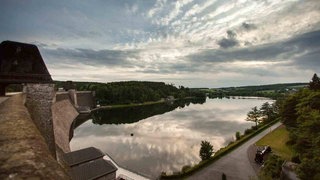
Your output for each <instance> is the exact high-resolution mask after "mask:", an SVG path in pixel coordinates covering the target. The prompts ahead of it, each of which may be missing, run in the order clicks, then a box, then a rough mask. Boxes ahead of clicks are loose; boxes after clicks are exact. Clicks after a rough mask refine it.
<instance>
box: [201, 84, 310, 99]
mask: <svg viewBox="0 0 320 180" xmlns="http://www.w3.org/2000/svg"><path fill="white" fill-rule="evenodd" d="M307 85H308V83H285V84H269V85H259V86H241V87H224V88H214V89H203V91H204V92H207V93H208V94H209V97H211V98H216V97H225V96H259V97H270V98H274V99H276V98H278V97H282V96H283V95H284V94H286V93H288V92H296V91H298V90H299V89H301V88H303V87H305V86H307Z"/></svg>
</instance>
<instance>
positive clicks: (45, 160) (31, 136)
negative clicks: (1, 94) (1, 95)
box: [0, 94, 70, 179]
mask: <svg viewBox="0 0 320 180" xmlns="http://www.w3.org/2000/svg"><path fill="white" fill-rule="evenodd" d="M23 99H24V98H23V95H22V94H19V95H15V96H13V97H11V98H9V99H8V100H6V101H5V102H3V103H1V104H0V142H1V143H0V179H70V177H69V176H68V175H67V173H66V172H65V170H64V169H63V168H62V167H61V166H60V165H59V164H58V162H57V161H56V160H55V159H54V158H53V156H52V155H51V153H50V151H49V149H48V147H47V144H46V142H45V139H44V138H43V137H42V135H41V133H40V132H39V130H38V128H37V127H36V126H35V124H34V123H33V121H32V119H31V116H30V114H29V112H28V110H27V108H26V107H25V106H24V105H23Z"/></svg>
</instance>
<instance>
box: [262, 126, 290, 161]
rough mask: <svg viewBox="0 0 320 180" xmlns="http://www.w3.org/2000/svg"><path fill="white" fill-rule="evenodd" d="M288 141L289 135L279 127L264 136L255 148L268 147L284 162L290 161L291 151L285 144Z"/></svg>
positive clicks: (283, 128)
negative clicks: (284, 160)
mask: <svg viewBox="0 0 320 180" xmlns="http://www.w3.org/2000/svg"><path fill="white" fill-rule="evenodd" d="M288 140H289V133H288V131H287V130H286V128H285V126H283V125H282V126H280V127H279V128H277V129H275V130H274V131H272V132H271V133H269V134H267V135H266V136H264V137H263V138H262V139H260V140H259V141H258V142H256V145H257V146H266V145H269V146H270V147H271V149H272V151H273V152H275V153H276V154H277V155H279V156H281V157H282V158H284V159H286V160H291V157H292V156H293V150H292V149H291V148H290V147H289V146H287V145H286V142H287V141H288Z"/></svg>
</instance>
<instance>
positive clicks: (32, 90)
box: [25, 83, 56, 157]
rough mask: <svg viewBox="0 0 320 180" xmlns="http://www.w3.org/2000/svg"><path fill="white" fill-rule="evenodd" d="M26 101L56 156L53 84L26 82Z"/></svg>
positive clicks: (34, 120)
mask: <svg viewBox="0 0 320 180" xmlns="http://www.w3.org/2000/svg"><path fill="white" fill-rule="evenodd" d="M25 90H26V102H25V105H26V107H27V108H28V110H29V113H30V115H31V118H32V120H33V122H34V123H35V125H36V126H37V128H38V130H39V131H40V133H41V135H42V136H43V137H44V139H45V140H46V142H47V145H48V147H49V150H50V152H51V154H52V156H53V157H56V149H55V139H54V131H53V122H52V111H51V106H52V103H53V98H54V96H55V92H54V84H33V83H28V84H26V88H25Z"/></svg>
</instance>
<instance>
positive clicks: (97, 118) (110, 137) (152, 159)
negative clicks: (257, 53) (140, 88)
mask: <svg viewBox="0 0 320 180" xmlns="http://www.w3.org/2000/svg"><path fill="white" fill-rule="evenodd" d="M266 101H270V100H268V99H266V98H249V99H243V98H242V97H239V98H238V97H235V98H234V99H233V98H230V99H226V98H225V99H207V100H206V102H196V101H195V100H194V101H193V102H190V101H187V100H185V101H174V102H171V103H157V104H151V105H144V106H131V107H125V108H113V109H104V110H98V111H95V112H96V113H95V114H92V117H91V119H90V120H88V121H86V122H84V123H83V124H82V125H80V126H79V127H78V128H76V129H75V130H74V138H73V139H72V140H71V143H70V144H71V148H72V149H73V150H76V149H80V148H84V147H89V146H95V147H97V148H99V149H101V150H102V151H104V152H106V153H108V154H109V155H110V156H111V157H112V158H113V159H114V160H115V161H116V162H117V163H118V164H119V165H121V166H123V167H125V168H128V169H133V170H134V171H137V172H140V173H142V174H147V175H150V176H152V177H153V178H156V177H158V176H159V175H160V173H161V172H166V173H168V174H169V173H173V172H177V171H180V170H181V168H182V167H183V166H185V165H194V164H196V163H198V162H199V161H200V158H199V149H200V143H201V141H202V140H207V141H209V142H210V143H211V144H212V145H213V146H214V149H215V150H218V149H220V148H221V147H224V146H226V145H227V144H228V143H229V142H230V141H233V140H234V134H235V132H236V131H239V132H243V131H244V130H245V129H247V128H250V127H251V126H252V125H254V124H253V123H252V122H247V121H245V117H246V113H247V112H248V111H249V110H250V109H251V108H252V107H254V106H260V105H261V104H263V103H264V102H266Z"/></svg>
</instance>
